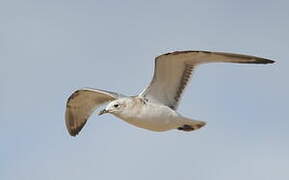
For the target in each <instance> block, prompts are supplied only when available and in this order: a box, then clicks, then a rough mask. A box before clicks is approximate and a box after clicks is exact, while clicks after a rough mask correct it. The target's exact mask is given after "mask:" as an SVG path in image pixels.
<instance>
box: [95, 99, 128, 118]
mask: <svg viewBox="0 0 289 180" xmlns="http://www.w3.org/2000/svg"><path fill="white" fill-rule="evenodd" d="M128 101H129V99H127V98H121V99H117V100H114V101H112V102H110V103H109V104H108V105H107V106H106V107H105V109H103V110H102V111H100V112H99V114H98V115H102V114H106V113H111V114H114V115H117V114H120V113H121V112H122V111H123V110H125V108H126V106H127V103H128Z"/></svg>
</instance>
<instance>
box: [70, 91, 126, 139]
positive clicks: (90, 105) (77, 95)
mask: <svg viewBox="0 0 289 180" xmlns="http://www.w3.org/2000/svg"><path fill="white" fill-rule="evenodd" d="M121 96H123V95H120V94H117V93H114V92H110V91H104V90H99V89H90V88H85V89H80V90H77V91H75V92H74V93H72V95H71V96H70V97H69V98H68V100H67V104H66V112H65V124H66V128H67V130H68V132H69V134H70V135H71V136H76V135H77V134H78V133H79V132H80V130H81V129H82V128H83V126H84V125H85V123H86V121H87V119H88V118H89V117H90V115H91V114H92V113H93V112H94V111H95V110H96V108H97V107H99V106H100V105H102V104H104V103H106V102H109V101H113V100H115V99H118V98H119V97H121Z"/></svg>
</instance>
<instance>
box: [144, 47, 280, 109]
mask: <svg viewBox="0 0 289 180" xmlns="http://www.w3.org/2000/svg"><path fill="white" fill-rule="evenodd" d="M211 62H231V63H253V64H267V63H273V62H274V61H272V60H269V59H264V58H259V57H255V56H248V55H241V54H231V53H224V52H209V51H176V52H172V53H167V54H163V55H160V56H158V57H156V58H155V69H154V75H153V79H152V81H151V83H150V84H149V86H148V87H147V88H146V89H144V90H143V91H142V92H141V93H140V94H139V96H141V97H144V98H145V99H147V100H148V101H151V102H153V103H158V104H164V105H167V106H169V107H170V108H172V109H176V108H177V107H178V103H179V101H180V98H181V95H182V93H183V91H184V89H185V87H186V85H187V83H188V81H189V80H190V77H191V75H192V71H193V70H194V69H195V67H196V66H197V65H199V64H204V63H211Z"/></svg>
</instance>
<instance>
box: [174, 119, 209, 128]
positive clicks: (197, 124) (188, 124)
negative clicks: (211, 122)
mask: <svg viewBox="0 0 289 180" xmlns="http://www.w3.org/2000/svg"><path fill="white" fill-rule="evenodd" d="M205 125H206V122H204V121H198V120H193V119H189V118H185V117H182V118H181V126H180V127H178V128H177V129H178V130H181V131H194V130H197V129H200V128H201V127H203V126H205Z"/></svg>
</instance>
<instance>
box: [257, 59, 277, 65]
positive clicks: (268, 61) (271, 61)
mask: <svg viewBox="0 0 289 180" xmlns="http://www.w3.org/2000/svg"><path fill="white" fill-rule="evenodd" d="M257 61H258V62H259V63H261V64H273V63H275V61H273V60H270V59H262V60H257Z"/></svg>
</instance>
